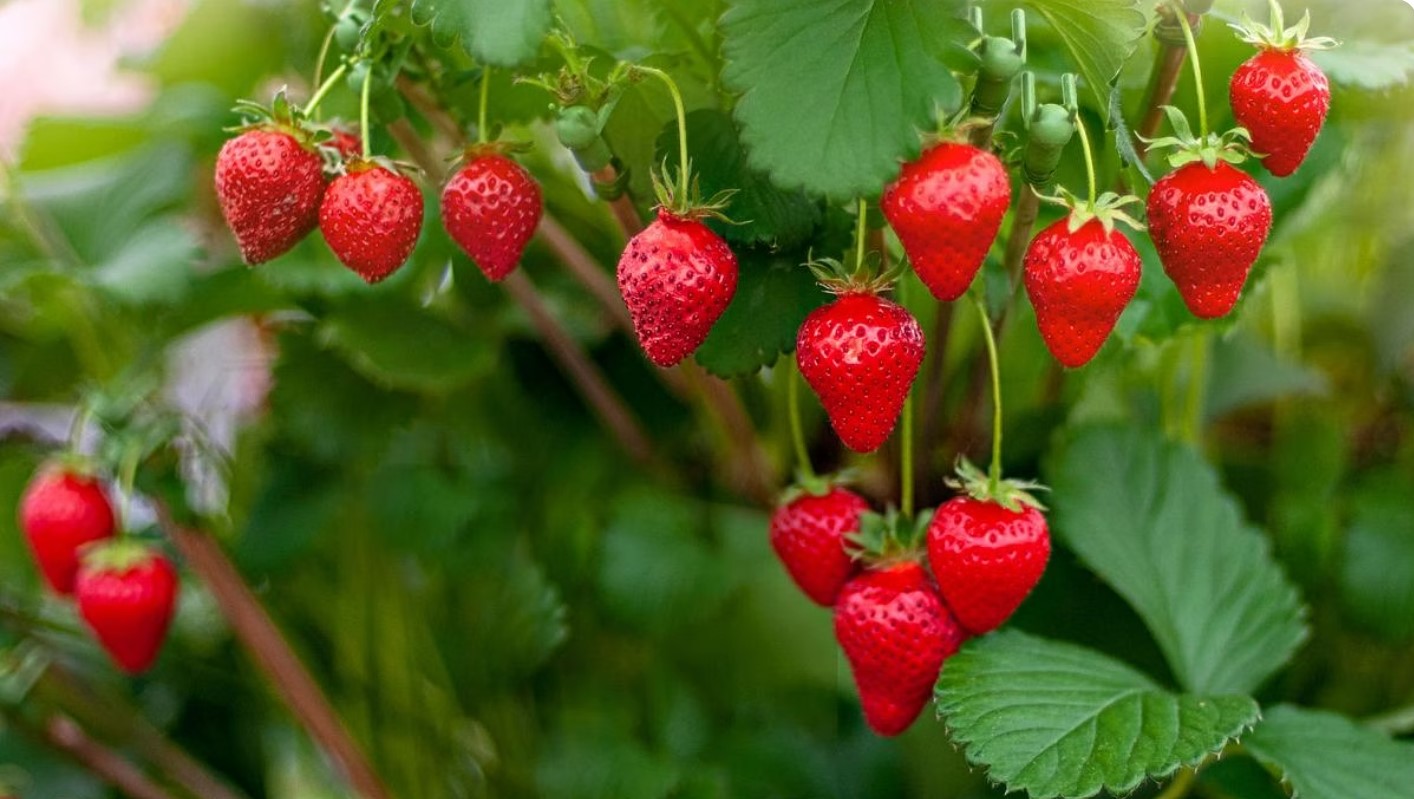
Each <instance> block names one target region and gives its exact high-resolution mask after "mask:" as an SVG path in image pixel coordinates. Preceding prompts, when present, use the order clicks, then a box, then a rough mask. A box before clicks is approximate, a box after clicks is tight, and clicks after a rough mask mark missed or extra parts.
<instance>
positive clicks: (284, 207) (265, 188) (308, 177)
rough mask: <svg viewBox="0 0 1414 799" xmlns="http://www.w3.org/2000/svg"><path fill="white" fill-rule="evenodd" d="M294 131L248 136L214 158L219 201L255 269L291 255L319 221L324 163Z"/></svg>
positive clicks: (254, 132)
mask: <svg viewBox="0 0 1414 799" xmlns="http://www.w3.org/2000/svg"><path fill="white" fill-rule="evenodd" d="M291 130H292V129H290V128H283V127H278V126H274V125H271V126H269V127H257V128H253V129H251V130H247V131H246V132H244V133H242V134H240V135H239V136H237V137H235V138H234V139H231V140H229V141H227V142H226V143H225V144H224V145H222V147H221V152H220V154H219V155H217V156H216V200H217V202H218V203H219V204H220V206H221V214H222V216H224V217H225V219H226V226H227V227H229V228H230V229H231V232H232V233H233V234H235V237H236V243H237V244H239V245H240V249H241V257H242V258H244V259H245V262H246V263H247V264H250V265H251V266H254V265H256V264H262V263H265V262H266V261H269V260H270V259H272V258H275V257H277V256H280V255H283V254H284V253H286V252H288V251H289V249H290V248H291V247H293V246H295V245H296V244H297V243H299V240H300V239H302V238H304V237H305V236H306V235H308V234H309V232H310V231H311V230H313V229H314V226H315V225H316V224H317V223H318V221H319V199H320V197H321V196H323V193H324V161H323V159H322V158H320V157H319V153H318V151H317V149H316V148H315V147H314V146H313V145H312V144H310V143H308V141H307V140H305V139H304V138H303V137H301V138H296V136H295V135H293V134H292V133H291V132H290V131H291Z"/></svg>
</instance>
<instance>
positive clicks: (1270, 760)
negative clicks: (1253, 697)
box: [1242, 705, 1414, 799]
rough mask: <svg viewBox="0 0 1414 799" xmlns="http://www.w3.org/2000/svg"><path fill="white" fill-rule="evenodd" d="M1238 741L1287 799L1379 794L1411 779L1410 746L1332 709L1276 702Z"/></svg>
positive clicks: (1376, 798)
mask: <svg viewBox="0 0 1414 799" xmlns="http://www.w3.org/2000/svg"><path fill="white" fill-rule="evenodd" d="M1242 743H1243V746H1244V747H1245V748H1246V749H1247V751H1248V752H1250V753H1251V754H1252V755H1253V756H1254V757H1256V758H1257V759H1258V760H1260V761H1262V763H1264V764H1265V765H1266V766H1267V767H1268V768H1272V769H1275V770H1277V771H1278V772H1279V773H1281V774H1282V775H1283V782H1285V783H1286V784H1287V785H1289V786H1290V788H1291V795H1292V799H1380V797H1389V796H1398V795H1400V793H1401V792H1404V791H1407V790H1408V789H1409V786H1410V785H1414V746H1411V745H1410V744H1407V743H1396V742H1395V741H1391V740H1390V739H1389V738H1387V737H1386V736H1384V735H1381V734H1380V733H1378V732H1376V731H1374V730H1372V729H1370V728H1369V727H1362V726H1360V725H1358V724H1356V723H1355V722H1353V721H1350V720H1349V719H1347V718H1344V717H1342V716H1339V715H1336V714H1335V713H1327V712H1322V711H1316V710H1306V709H1303V708H1299V707H1294V706H1292V705H1278V706H1277V707H1274V708H1272V709H1270V710H1268V711H1267V712H1266V713H1265V714H1264V718H1263V719H1262V723H1261V724H1259V725H1257V729H1255V730H1253V731H1252V734H1251V735H1249V736H1247V737H1246V738H1244V739H1243V741H1242Z"/></svg>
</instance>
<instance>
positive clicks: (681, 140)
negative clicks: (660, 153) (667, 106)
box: [635, 66, 690, 202]
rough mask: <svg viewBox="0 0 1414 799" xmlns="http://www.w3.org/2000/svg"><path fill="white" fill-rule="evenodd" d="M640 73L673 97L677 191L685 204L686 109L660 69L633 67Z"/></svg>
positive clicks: (671, 83)
mask: <svg viewBox="0 0 1414 799" xmlns="http://www.w3.org/2000/svg"><path fill="white" fill-rule="evenodd" d="M635 68H636V69H637V70H639V71H640V72H643V73H644V74H647V75H652V76H653V77H655V78H657V79H658V80H661V81H662V82H663V83H664V84H666V85H667V87H668V93H669V94H671V95H672V96H673V110H674V111H675V112H676V113H677V116H678V166H679V167H681V169H680V170H679V172H678V191H679V192H680V194H679V195H678V197H679V200H678V201H679V202H686V200H687V191H688V188H689V185H690V182H689V180H688V174H687V107H686V106H684V105H683V103H682V93H681V92H679V91H678V85H677V83H676V82H675V81H674V80H673V78H672V76H671V75H669V74H668V73H666V72H664V71H663V70H661V69H657V68H654V67H645V66H638V67H635Z"/></svg>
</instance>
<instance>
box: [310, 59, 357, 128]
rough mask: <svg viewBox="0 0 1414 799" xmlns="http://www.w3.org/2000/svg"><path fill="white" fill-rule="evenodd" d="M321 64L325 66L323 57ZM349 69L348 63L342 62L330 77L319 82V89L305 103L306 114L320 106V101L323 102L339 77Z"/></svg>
mask: <svg viewBox="0 0 1414 799" xmlns="http://www.w3.org/2000/svg"><path fill="white" fill-rule="evenodd" d="M320 65H321V66H323V61H322V59H321V61H320ZM348 70H349V65H348V64H347V63H344V64H340V65H339V68H338V69H336V70H334V71H333V72H331V73H329V77H328V78H326V79H325V80H324V82H323V83H320V84H319V88H318V89H315V91H314V96H313V97H311V98H309V102H308V103H305V105H304V112H305V113H306V114H313V113H314V110H315V109H316V108H318V107H319V103H321V102H322V101H323V100H324V98H325V97H326V96H328V94H329V90H330V89H332V88H334V84H335V83H338V81H339V78H342V77H343V76H344V73H345V72H347V71H348ZM315 81H316V82H318V78H316V79H315Z"/></svg>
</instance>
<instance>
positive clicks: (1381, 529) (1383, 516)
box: [1340, 472, 1414, 640]
mask: <svg viewBox="0 0 1414 799" xmlns="http://www.w3.org/2000/svg"><path fill="white" fill-rule="evenodd" d="M1412 493H1414V481H1411V480H1409V478H1408V475H1406V474H1398V473H1393V472H1385V473H1376V474H1373V475H1371V476H1370V477H1369V478H1367V482H1366V483H1365V485H1363V486H1361V487H1360V488H1359V490H1358V492H1357V493H1356V495H1355V498H1354V502H1353V503H1352V504H1353V505H1354V507H1355V511H1354V518H1352V519H1351V520H1350V528H1349V530H1348V531H1347V532H1346V536H1345V557H1344V559H1343V564H1344V565H1343V568H1342V569H1341V572H1340V586H1341V594H1342V596H1343V597H1344V599H1345V603H1346V605H1347V606H1348V607H1349V608H1350V614H1351V616H1352V617H1353V618H1354V619H1355V620H1356V621H1357V622H1359V623H1360V624H1362V625H1363V626H1365V627H1366V628H1368V629H1371V630H1374V631H1376V632H1378V633H1380V634H1382V635H1384V636H1386V637H1388V638H1392V639H1395V640H1408V639H1410V638H1414V504H1411V503H1410V501H1409V498H1410V496H1411V494H1412Z"/></svg>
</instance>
